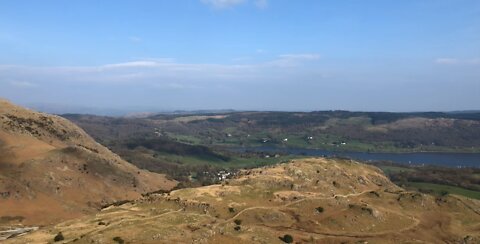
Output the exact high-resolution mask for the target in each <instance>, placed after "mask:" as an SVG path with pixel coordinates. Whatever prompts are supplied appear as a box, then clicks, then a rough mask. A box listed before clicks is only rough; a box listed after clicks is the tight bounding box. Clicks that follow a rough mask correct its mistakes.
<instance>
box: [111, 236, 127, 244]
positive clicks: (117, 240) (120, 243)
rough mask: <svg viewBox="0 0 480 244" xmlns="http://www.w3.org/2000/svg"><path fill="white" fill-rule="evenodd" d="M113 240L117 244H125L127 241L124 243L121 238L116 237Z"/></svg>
mask: <svg viewBox="0 0 480 244" xmlns="http://www.w3.org/2000/svg"><path fill="white" fill-rule="evenodd" d="M113 240H114V241H115V242H117V243H118V244H123V243H125V241H124V240H123V239H122V238H121V237H119V236H116V237H114V238H113Z"/></svg>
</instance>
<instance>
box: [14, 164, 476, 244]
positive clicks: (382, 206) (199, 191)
mask: <svg viewBox="0 0 480 244" xmlns="http://www.w3.org/2000/svg"><path fill="white" fill-rule="evenodd" d="M478 209H480V202H479V201H477V200H472V199H466V198H463V197H460V196H455V195H446V196H443V197H434V196H430V195H425V194H421V193H418V192H409V191H405V190H403V189H402V188H400V187H398V186H396V185H394V184H393V183H392V182H390V181H389V180H388V178H386V177H385V176H384V175H383V174H382V173H381V171H380V170H379V169H378V168H375V167H373V166H368V165H363V164H360V163H357V162H354V161H350V160H338V159H337V160H331V159H324V158H319V159H304V160H295V161H292V162H289V163H285V164H279V165H276V166H270V167H263V168H258V169H253V170H244V171H241V172H239V174H238V175H236V176H235V177H234V178H233V179H227V180H226V181H224V182H223V183H222V184H218V185H211V186H205V187H200V188H187V189H180V190H175V191H172V192H170V193H163V194H151V195H149V196H148V197H145V198H143V199H141V200H137V201H134V202H131V203H126V204H123V205H121V206H117V207H109V208H106V209H104V210H102V211H101V212H100V213H98V214H96V215H91V216H88V217H84V218H80V219H76V220H72V221H68V222H64V223H61V224H58V225H56V226H53V227H49V228H45V229H41V230H39V231H35V232H33V233H31V234H28V235H25V236H22V237H19V238H16V239H11V240H9V241H7V242H6V243H26V242H30V241H36V242H45V243H46V242H52V241H53V240H54V238H55V237H56V236H57V239H62V238H64V240H63V241H62V242H59V243H70V242H75V243H283V242H295V243H479V242H480V234H479V233H480V212H479V211H478ZM59 233H61V235H60V234H59ZM59 236H61V237H62V238H59Z"/></svg>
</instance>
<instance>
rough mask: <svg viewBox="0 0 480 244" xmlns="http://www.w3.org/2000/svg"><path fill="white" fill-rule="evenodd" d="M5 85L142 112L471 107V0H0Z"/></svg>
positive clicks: (474, 90) (475, 104) (476, 47)
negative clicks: (171, 110)
mask: <svg viewBox="0 0 480 244" xmlns="http://www.w3.org/2000/svg"><path fill="white" fill-rule="evenodd" d="M0 97H4V98H7V99H10V100H12V101H13V102H16V103H20V104H47V105H52V106H53V105H57V106H60V105H61V106H64V107H72V108H73V107H80V106H81V107H92V108H93V107H96V108H112V109H127V108H128V109H137V110H165V109H167V110H168V109H222V108H225V109H226V108H233V109H254V110H302V111H304V110H326V109H347V110H370V111H373V110H374V111H425V110H435V111H439V110H442V111H445V110H463V109H480V108H479V104H480V1H477V0H402V1H399V0H395V1H393V0H382V1H377V0H364V1H360V0H330V1H327V0H296V1H293V0H177V1H154V0H151V1H144V0H136V1H133V0H131V1H126V0H125V1H119V0H117V1H113V0H111V1H107V0H102V1H93V0H92V1H88V0H84V1H64V0H63V1H60V0H57V1H53V0H44V1H24V0H11V1H10V0H1V1H0ZM67 110H68V109H67ZM67 112H68V111H67Z"/></svg>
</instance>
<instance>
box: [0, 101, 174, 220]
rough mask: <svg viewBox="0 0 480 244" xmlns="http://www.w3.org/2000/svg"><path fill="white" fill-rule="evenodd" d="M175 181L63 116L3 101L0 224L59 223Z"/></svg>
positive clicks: (0, 105) (0, 113)
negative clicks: (111, 148) (117, 151)
mask: <svg viewBox="0 0 480 244" xmlns="http://www.w3.org/2000/svg"><path fill="white" fill-rule="evenodd" d="M175 185H176V182H175V181H172V180H168V179H167V178H166V177H165V175H160V174H155V173H150V172H148V171H144V170H140V169H138V168H137V167H135V166H133V165H131V164H129V163H127V162H126V161H124V160H123V159H121V158H120V157H119V156H117V155H116V154H114V153H112V152H111V151H109V150H108V149H107V148H105V147H104V146H102V145H100V144H98V143H96V142H95V141H94V140H93V139H92V138H91V137H90V136H88V135H87V134H86V133H85V132H84V131H83V130H82V129H80V128H79V127H77V126H76V125H74V124H73V123H71V122H69V121H68V120H66V119H64V118H62V117H58V116H53V115H48V114H44V113H38V112H35V111H31V110H28V109H24V108H22V107H19V106H15V105H13V104H10V103H9V102H7V101H4V100H0V206H1V207H0V227H2V226H12V225H36V226H38V225H46V224H52V223H58V222H59V221H63V220H66V219H71V218H75V217H79V216H83V215H85V214H90V213H93V212H95V211H97V210H98V209H100V207H101V206H102V205H105V204H108V203H112V202H115V201H119V200H124V199H136V198H138V197H140V196H141V194H142V193H145V192H150V191H156V190H159V189H165V190H167V189H171V188H172V187H174V186H175Z"/></svg>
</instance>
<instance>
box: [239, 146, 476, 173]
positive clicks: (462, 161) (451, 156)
mask: <svg viewBox="0 0 480 244" xmlns="http://www.w3.org/2000/svg"><path fill="white" fill-rule="evenodd" d="M234 151H237V152H238V151H241V152H246V151H253V152H266V153H282V154H290V155H306V156H327V157H330V156H340V157H348V158H352V159H356V160H362V161H392V162H395V163H402V164H414V165H424V164H431V165H440V166H447V167H475V168H478V167H480V153H436V152H419V153H367V152H338V151H327V150H320V149H299V148H280V147H245V148H235V149H234Z"/></svg>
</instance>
